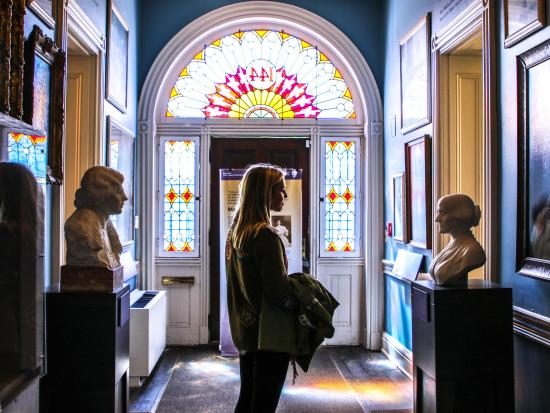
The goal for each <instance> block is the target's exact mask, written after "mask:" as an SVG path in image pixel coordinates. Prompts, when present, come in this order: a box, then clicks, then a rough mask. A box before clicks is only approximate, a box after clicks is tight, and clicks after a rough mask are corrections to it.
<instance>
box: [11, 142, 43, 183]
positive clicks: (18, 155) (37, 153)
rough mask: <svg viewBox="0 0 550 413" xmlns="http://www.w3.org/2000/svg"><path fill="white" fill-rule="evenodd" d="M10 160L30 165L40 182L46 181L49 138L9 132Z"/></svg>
mask: <svg viewBox="0 0 550 413" xmlns="http://www.w3.org/2000/svg"><path fill="white" fill-rule="evenodd" d="M8 161H9V162H17V163H21V164H23V165H25V166H26V167H28V168H29V169H30V170H31V171H32V172H33V173H34V176H35V177H36V180H37V181H38V183H41V184H45V183H46V165H47V139H46V136H40V135H26V134H24V133H9V134H8Z"/></svg>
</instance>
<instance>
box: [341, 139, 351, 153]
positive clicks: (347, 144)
mask: <svg viewBox="0 0 550 413" xmlns="http://www.w3.org/2000/svg"><path fill="white" fill-rule="evenodd" d="M338 143H339V142H338ZM341 143H342V145H344V148H346V151H349V150H350V149H351V147H352V146H353V141H344V142H341Z"/></svg>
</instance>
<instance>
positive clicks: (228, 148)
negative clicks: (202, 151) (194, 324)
mask: <svg viewBox="0 0 550 413" xmlns="http://www.w3.org/2000/svg"><path fill="white" fill-rule="evenodd" d="M308 146H309V145H308V140H307V139H306V138H303V139H294V138H293V139H288V138H258V139H235V138H213V139H212V145H211V147H210V162H211V164H210V168H211V183H212V185H211V187H210V202H211V204H210V208H211V211H212V216H211V219H210V232H209V234H210V235H209V248H210V314H209V320H208V321H209V322H208V325H209V329H210V341H217V340H218V339H219V327H220V262H219V251H220V247H221V243H223V242H225V240H220V236H219V229H220V228H219V225H220V176H219V171H220V169H228V168H234V169H240V168H246V167H247V166H248V165H251V164H254V163H258V162H266V163H270V164H273V165H278V166H280V167H282V168H294V169H302V170H303V174H302V240H303V241H302V245H303V251H302V255H303V257H304V258H305V260H304V265H305V267H306V268H305V270H307V269H308V268H307V267H308V260H309V228H310V225H309V205H310V200H309V147H308Z"/></svg>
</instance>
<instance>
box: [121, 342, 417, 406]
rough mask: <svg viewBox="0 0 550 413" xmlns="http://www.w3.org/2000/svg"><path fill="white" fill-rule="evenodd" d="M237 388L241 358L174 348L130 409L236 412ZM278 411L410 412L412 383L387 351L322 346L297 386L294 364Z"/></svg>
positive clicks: (136, 392) (135, 396)
mask: <svg viewBox="0 0 550 413" xmlns="http://www.w3.org/2000/svg"><path fill="white" fill-rule="evenodd" d="M238 393H239V366H238V358H232V357H221V356H220V355H219V352H218V351H215V350H214V349H208V348H169V349H167V350H165V352H164V354H163V356H162V358H161V360H160V361H159V363H158V365H157V367H156V368H155V370H154V372H153V374H152V376H151V377H150V378H149V379H148V380H147V381H146V382H145V383H144V384H143V386H142V387H141V388H139V389H137V390H132V391H131V393H130V412H131V413H149V412H151V413H153V412H156V413H172V412H174V413H175V412H192V413H231V412H233V407H234V406H235V403H236V401H237V398H238ZM277 412H278V413H290V412H292V413H300V412H303V413H317V412H318V413H321V412H323V413H329V412H345V413H355V412H357V413H366V412H369V413H378V412H385V413H409V412H412V382H411V380H410V379H409V378H407V377H406V376H405V375H404V374H403V373H402V372H401V371H400V370H398V369H397V368H396V367H395V366H394V365H393V364H392V363H391V362H390V361H388V360H387V359H386V357H385V356H384V355H383V354H382V353H379V352H369V351H366V350H364V349H361V348H359V347H322V348H321V349H319V350H318V351H317V353H316V355H315V357H314V359H313V361H312V364H311V367H310V369H309V371H308V373H303V372H302V371H301V370H299V376H298V378H297V379H296V384H294V385H293V384H292V368H289V374H288V376H287V380H286V383H285V387H284V389H283V394H282V395H281V400H280V402H279V408H278V410H277Z"/></svg>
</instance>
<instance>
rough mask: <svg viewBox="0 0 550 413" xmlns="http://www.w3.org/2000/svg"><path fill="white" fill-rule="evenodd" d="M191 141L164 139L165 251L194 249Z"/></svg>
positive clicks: (193, 176)
mask: <svg viewBox="0 0 550 413" xmlns="http://www.w3.org/2000/svg"><path fill="white" fill-rule="evenodd" d="M196 150H197V148H196V143H195V142H194V141H192V140H167V141H165V142H164V200H163V203H164V243H163V249H164V251H166V252H184V253H192V252H194V251H195V249H196V246H195V220H196V218H197V217H196V211H195V200H196V199H195V196H196V185H195V180H196V177H195V171H196V168H195V166H196V165H195V162H196V160H195V159H196V158H195V153H196Z"/></svg>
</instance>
